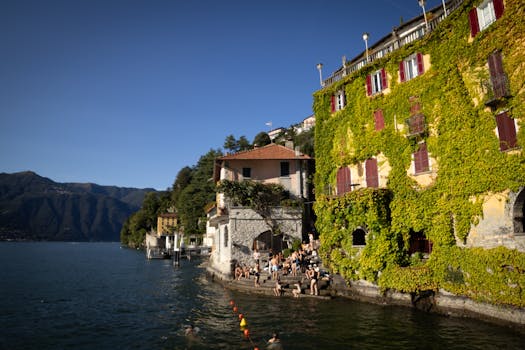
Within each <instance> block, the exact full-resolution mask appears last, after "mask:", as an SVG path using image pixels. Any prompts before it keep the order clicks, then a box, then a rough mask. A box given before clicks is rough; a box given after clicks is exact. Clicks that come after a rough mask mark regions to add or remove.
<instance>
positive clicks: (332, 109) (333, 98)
mask: <svg viewBox="0 0 525 350" xmlns="http://www.w3.org/2000/svg"><path fill="white" fill-rule="evenodd" d="M330 111H331V112H332V113H334V112H335V95H332V100H331V101H330Z"/></svg>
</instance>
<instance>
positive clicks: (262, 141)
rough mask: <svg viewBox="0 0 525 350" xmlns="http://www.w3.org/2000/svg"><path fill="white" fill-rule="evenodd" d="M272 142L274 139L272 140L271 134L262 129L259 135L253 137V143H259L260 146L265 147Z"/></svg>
mask: <svg viewBox="0 0 525 350" xmlns="http://www.w3.org/2000/svg"><path fill="white" fill-rule="evenodd" d="M270 143H272V140H270V136H268V133H267V132H264V131H261V132H260V133H258V134H257V135H255V138H254V139H253V145H254V146H255V145H257V146H259V147H263V146H266V145H269V144H270Z"/></svg>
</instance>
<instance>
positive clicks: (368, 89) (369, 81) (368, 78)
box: [366, 75, 372, 96]
mask: <svg viewBox="0 0 525 350" xmlns="http://www.w3.org/2000/svg"><path fill="white" fill-rule="evenodd" d="M366 94H367V96H371V95H372V76H370V75H367V76H366Z"/></svg>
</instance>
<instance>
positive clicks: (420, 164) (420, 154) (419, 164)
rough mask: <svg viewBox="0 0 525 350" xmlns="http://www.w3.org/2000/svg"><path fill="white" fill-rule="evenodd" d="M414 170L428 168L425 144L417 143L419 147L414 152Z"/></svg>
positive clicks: (417, 171) (425, 169) (418, 171)
mask: <svg viewBox="0 0 525 350" xmlns="http://www.w3.org/2000/svg"><path fill="white" fill-rule="evenodd" d="M414 170H415V173H416V174H419V173H422V172H425V171H428V170H429V165H428V151H427V144H426V143H421V144H419V149H418V150H417V151H416V152H414Z"/></svg>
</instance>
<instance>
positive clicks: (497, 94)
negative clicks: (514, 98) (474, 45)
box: [488, 51, 509, 98]
mask: <svg viewBox="0 0 525 350" xmlns="http://www.w3.org/2000/svg"><path fill="white" fill-rule="evenodd" d="M488 61H489V72H490V85H491V86H492V93H493V94H494V98H501V97H505V96H508V95H509V89H508V84H507V75H506V74H505V71H504V70H503V60H502V59H501V52H499V51H496V52H494V53H493V54H491V55H490V56H489V59H488Z"/></svg>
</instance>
